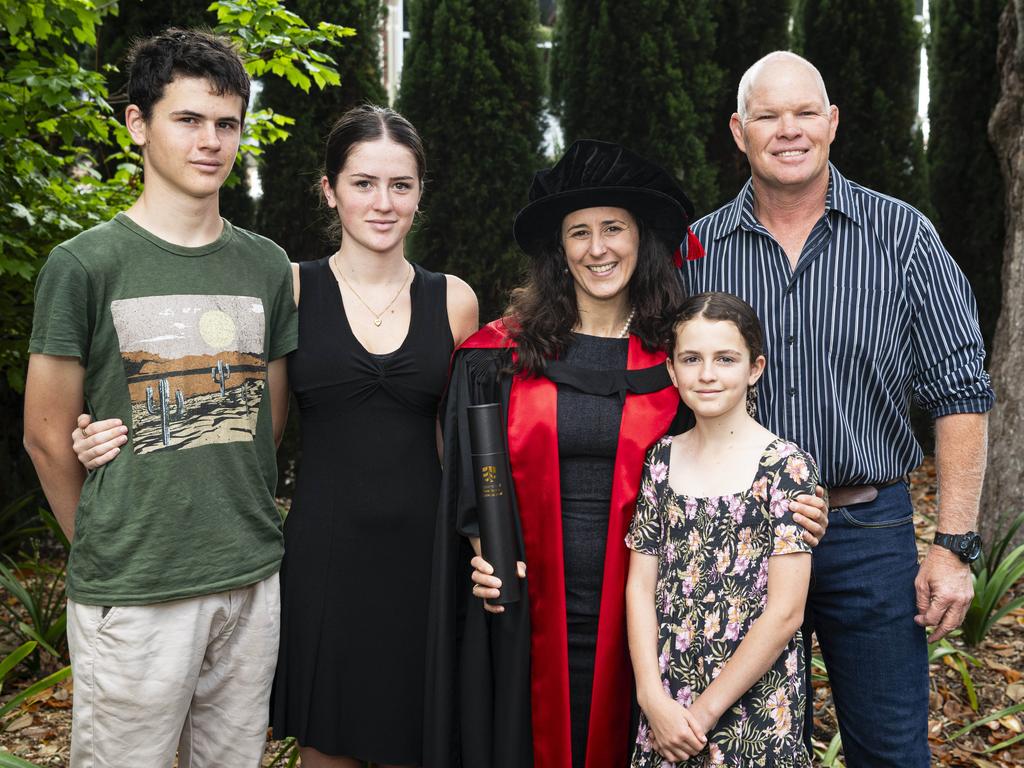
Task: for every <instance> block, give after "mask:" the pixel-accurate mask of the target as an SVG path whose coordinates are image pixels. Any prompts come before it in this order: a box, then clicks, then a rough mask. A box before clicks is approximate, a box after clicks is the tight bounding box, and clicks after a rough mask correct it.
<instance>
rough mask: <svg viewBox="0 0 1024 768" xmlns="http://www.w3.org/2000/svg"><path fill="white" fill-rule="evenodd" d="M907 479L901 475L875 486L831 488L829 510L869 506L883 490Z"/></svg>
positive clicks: (829, 490)
mask: <svg viewBox="0 0 1024 768" xmlns="http://www.w3.org/2000/svg"><path fill="white" fill-rule="evenodd" d="M905 479H906V478H905V477H903V476H902V475H901V476H900V477H896V478H893V479H892V480H886V481H885V482H884V483H876V484H875V485H842V486H839V487H837V488H829V489H828V496H827V498H828V508H829V509H839V508H840V507H849V506H852V505H854V504H867V503H868V502H869V501H874V500H875V499H876V498H877V497H878V492H879V491H880V490H881V489H882V488H888V487H889V486H890V485H896V483H900V482H903V481H904V480H905Z"/></svg>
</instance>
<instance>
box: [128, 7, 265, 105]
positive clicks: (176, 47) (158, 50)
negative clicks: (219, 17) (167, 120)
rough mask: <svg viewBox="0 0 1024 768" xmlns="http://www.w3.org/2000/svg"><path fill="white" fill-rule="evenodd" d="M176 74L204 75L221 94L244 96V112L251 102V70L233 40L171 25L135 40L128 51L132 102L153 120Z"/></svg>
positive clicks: (177, 75) (129, 85)
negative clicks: (149, 35) (154, 109)
mask: <svg viewBox="0 0 1024 768" xmlns="http://www.w3.org/2000/svg"><path fill="white" fill-rule="evenodd" d="M175 77H202V78H205V79H206V80H208V81H209V82H210V85H211V86H212V87H213V92H214V93H216V94H217V95H218V96H223V95H225V94H234V95H236V96H239V97H241V99H242V114H240V115H239V116H238V117H239V119H241V118H243V117H244V116H245V109H246V107H247V105H248V104H249V88H250V80H249V73H248V72H246V71H245V65H244V64H242V58H241V56H239V53H238V50H237V49H236V48H235V47H234V45H232V44H231V41H230V40H228V39H227V38H224V37H219V36H218V35H215V34H213V33H212V32H209V31H207V30H202V29H178V28H177V27H170V28H168V29H165V30H164V31H163V32H160V33H159V34H156V35H153V36H152V37H147V38H142V39H139V40H136V41H135V42H134V43H132V47H131V49H130V50H129V51H128V101H129V102H130V103H132V104H134V105H135V106H137V107H138V108H139V111H140V112H142V117H143V119H145V120H149V118H150V116H151V115H152V113H153V105H154V104H156V103H157V102H158V101H160V99H162V98H163V96H164V88H166V87H167V86H168V84H170V82H171V81H172V80H174V78H175Z"/></svg>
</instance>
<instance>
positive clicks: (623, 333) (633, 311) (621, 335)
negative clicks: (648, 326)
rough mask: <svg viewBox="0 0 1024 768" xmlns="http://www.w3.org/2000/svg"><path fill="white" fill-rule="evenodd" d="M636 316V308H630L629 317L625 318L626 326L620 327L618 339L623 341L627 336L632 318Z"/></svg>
mask: <svg viewBox="0 0 1024 768" xmlns="http://www.w3.org/2000/svg"><path fill="white" fill-rule="evenodd" d="M635 316H636V307H632V308H631V309H630V310H629V317H627V318H626V324H625V325H623V326H622V330H621V331H619V335H618V338H620V339H624V338H626V337H627V336H629V326H631V325H632V324H633V318H634V317H635Z"/></svg>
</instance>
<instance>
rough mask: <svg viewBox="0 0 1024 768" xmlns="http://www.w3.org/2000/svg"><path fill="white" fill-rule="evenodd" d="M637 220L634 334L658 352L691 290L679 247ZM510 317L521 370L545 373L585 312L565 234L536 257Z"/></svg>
mask: <svg viewBox="0 0 1024 768" xmlns="http://www.w3.org/2000/svg"><path fill="white" fill-rule="evenodd" d="M631 213H632V212H631ZM633 218H634V219H635V220H636V223H637V227H638V229H639V239H640V242H639V246H638V248H637V262H636V269H635V270H634V271H633V275H632V277H631V278H630V280H629V298H630V301H631V303H632V305H633V309H634V310H635V311H636V314H635V315H634V316H633V322H632V324H631V325H630V332H631V333H632V334H634V335H636V336H638V337H639V338H640V341H641V342H643V345H644V348H645V349H647V350H648V351H653V350H655V349H659V348H661V346H662V344H663V341H664V339H665V338H666V337H667V336H668V335H669V334H670V332H671V329H672V320H673V318H674V317H675V315H676V312H677V310H678V308H679V306H680V304H682V302H683V298H684V295H685V294H684V291H683V284H682V281H681V279H680V277H679V274H678V272H677V271H676V269H675V266H674V265H673V263H672V250H673V248H674V247H675V246H670V245H668V244H667V243H664V242H663V241H662V240H661V239H659V238H658V237H657V236H656V235H654V234H653V233H652V232H651V231H650V229H649V228H648V227H647V226H646V225H645V223H644V220H643V219H642V218H641V217H639V216H637V215H636V214H635V213H634V214H633ZM506 315H508V326H509V331H510V333H511V335H512V338H513V339H515V341H516V344H517V346H518V349H517V353H518V362H517V364H516V365H515V372H517V373H520V372H522V373H528V374H535V373H541V372H542V371H543V370H544V363H545V361H547V360H554V359H557V358H559V357H561V355H562V354H563V353H564V352H565V349H566V347H567V346H568V344H569V342H570V341H571V340H572V329H573V327H574V326H575V325H576V324H577V323H578V322H579V319H580V313H579V307H578V306H577V305H576V290H575V287H574V281H573V278H572V275H571V274H570V273H569V272H568V271H567V270H566V262H565V252H564V251H563V250H562V244H561V238H560V233H559V232H557V231H555V232H552V233H551V237H550V241H549V244H548V245H547V246H546V247H545V248H544V252H543V253H539V254H537V255H536V256H533V257H531V259H530V264H529V267H528V268H527V276H526V282H525V283H524V284H523V285H522V286H520V287H519V288H516V289H515V290H513V291H512V301H511V303H510V304H509V307H508V310H507V312H506Z"/></svg>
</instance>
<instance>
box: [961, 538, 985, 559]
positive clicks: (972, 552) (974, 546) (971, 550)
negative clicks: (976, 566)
mask: <svg viewBox="0 0 1024 768" xmlns="http://www.w3.org/2000/svg"><path fill="white" fill-rule="evenodd" d="M964 545H965V547H964V554H965V555H966V556H967V560H968V562H972V563H973V562H974V561H975V560H977V559H978V557H979V556H980V555H981V536H979V535H978V534H976V533H975V534H974V535H971V534H968V535H967V537H966V541H964Z"/></svg>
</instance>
